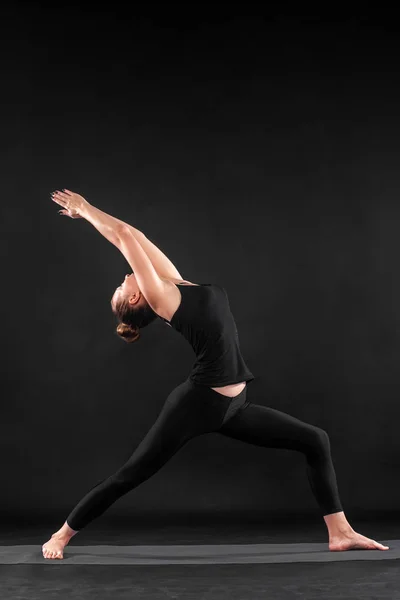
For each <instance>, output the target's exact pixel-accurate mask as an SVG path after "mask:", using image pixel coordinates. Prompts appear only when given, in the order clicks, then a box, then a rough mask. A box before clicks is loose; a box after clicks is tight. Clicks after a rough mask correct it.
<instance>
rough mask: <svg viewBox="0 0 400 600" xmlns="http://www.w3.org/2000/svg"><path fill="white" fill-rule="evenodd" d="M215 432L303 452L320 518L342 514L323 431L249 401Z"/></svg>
mask: <svg viewBox="0 0 400 600" xmlns="http://www.w3.org/2000/svg"><path fill="white" fill-rule="evenodd" d="M218 433H221V434H223V435H225V436H228V437H231V438H235V439H237V440H241V441H242V442H246V443H248V444H253V445H255V446H263V447H265V448H285V449H288V450H296V451H298V452H302V453H303V454H304V456H305V458H306V460H307V475H308V479H309V482H310V485H311V489H312V491H313V493H314V496H315V499H316V500H317V502H318V504H319V506H320V508H321V511H322V513H323V515H329V514H332V513H336V512H340V511H342V506H341V502H340V497H339V492H338V488H337V482H336V475H335V470H334V466H333V463H332V457H331V452H330V443H329V437H328V434H327V433H326V431H324V430H323V429H320V428H319V427H315V426H313V425H310V424H308V423H305V422H303V421H300V420H299V419H297V418H295V417H292V416H290V415H288V414H286V413H283V412H281V411H278V410H275V409H273V408H268V407H265V406H260V405H258V404H253V403H251V402H250V403H249V404H248V405H247V406H246V407H244V408H243V409H241V410H239V411H238V412H237V413H236V415H235V416H234V417H232V419H230V420H229V421H228V422H227V423H226V424H225V425H223V426H222V427H221V429H220V430H219V432H218Z"/></svg>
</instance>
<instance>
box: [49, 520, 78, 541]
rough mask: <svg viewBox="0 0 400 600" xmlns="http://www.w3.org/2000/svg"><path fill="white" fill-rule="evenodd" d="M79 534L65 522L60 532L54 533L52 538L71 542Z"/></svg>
mask: <svg viewBox="0 0 400 600" xmlns="http://www.w3.org/2000/svg"><path fill="white" fill-rule="evenodd" d="M77 533H78V531H75V530H74V529H71V527H70V526H69V525H68V523H67V522H65V523H64V525H63V526H62V527H61V529H59V530H58V531H56V532H55V533H53V535H52V537H57V538H60V539H68V540H70V539H71V538H72V537H74V535H76V534H77Z"/></svg>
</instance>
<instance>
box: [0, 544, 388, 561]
mask: <svg viewBox="0 0 400 600" xmlns="http://www.w3.org/2000/svg"><path fill="white" fill-rule="evenodd" d="M381 543H382V544H384V545H385V546H389V547H390V550H386V551H380V550H351V551H347V552H329V550H328V547H327V544H321V543H312V544H213V545H198V546H197V545H176V546H108V545H107V546H104V545H99V546H96V545H94V546H77V545H74V544H73V543H72V544H71V545H69V546H67V547H66V548H65V550H64V558H63V559H62V560H60V559H55V560H51V559H45V558H44V557H43V555H42V547H41V544H40V543H38V544H37V545H36V546H32V545H30V546H0V564H3V565H5V564H7V565H12V564H14V565H15V564H44V563H46V564H47V563H57V564H60V563H65V564H74V565H173V564H175V565H176V564H178V565H219V564H256V563H292V562H338V561H349V560H393V559H398V558H400V540H387V541H382V542H381Z"/></svg>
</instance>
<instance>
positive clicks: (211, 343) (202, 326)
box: [160, 283, 254, 387]
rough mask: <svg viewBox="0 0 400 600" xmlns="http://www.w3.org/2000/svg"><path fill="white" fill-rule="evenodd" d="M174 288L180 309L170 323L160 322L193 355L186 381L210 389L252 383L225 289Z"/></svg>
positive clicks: (202, 286)
mask: <svg viewBox="0 0 400 600" xmlns="http://www.w3.org/2000/svg"><path fill="white" fill-rule="evenodd" d="M177 285H178V287H179V291H180V292H181V296H182V300H181V303H180V305H179V306H178V308H177V310H176V311H175V313H174V314H173V316H172V318H171V321H167V319H164V318H163V317H160V318H161V319H163V321H165V322H166V323H170V325H171V326H172V327H173V328H174V329H175V330H176V331H178V332H179V333H180V334H181V335H183V337H184V338H185V339H186V340H187V341H188V342H189V344H190V345H191V346H192V348H193V350H194V352H195V354H196V360H195V362H194V364H193V366H192V371H191V373H190V376H189V379H191V380H192V381H194V382H195V383H199V384H202V385H207V386H209V387H219V386H223V385H231V384H234V383H240V382H241V381H247V382H248V383H249V382H250V381H253V379H254V375H253V374H252V373H251V371H249V369H248V368H247V366H246V363H245V362H244V360H243V357H242V355H241V352H240V348H239V336H238V332H237V328H236V323H235V320H234V318H233V315H232V313H231V310H230V306H229V300H228V295H227V293H226V291H225V289H224V288H223V287H221V286H219V285H216V284H213V283H201V284H199V285H184V284H177Z"/></svg>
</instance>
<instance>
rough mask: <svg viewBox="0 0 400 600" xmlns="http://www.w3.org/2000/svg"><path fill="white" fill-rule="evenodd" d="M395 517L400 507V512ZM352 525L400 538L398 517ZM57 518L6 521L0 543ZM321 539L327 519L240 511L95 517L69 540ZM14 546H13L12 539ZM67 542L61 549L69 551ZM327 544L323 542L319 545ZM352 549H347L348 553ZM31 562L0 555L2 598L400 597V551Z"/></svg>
mask: <svg viewBox="0 0 400 600" xmlns="http://www.w3.org/2000/svg"><path fill="white" fill-rule="evenodd" d="M399 517H400V515H399ZM352 524H353V527H354V528H355V529H356V530H358V531H360V532H361V533H364V534H365V535H368V536H369V537H372V538H374V539H377V540H379V541H385V540H400V518H399V519H397V518H396V516H393V515H391V516H387V517H386V518H384V519H383V518H382V517H380V518H370V519H369V520H366V519H365V520H358V521H355V520H353V521H352ZM58 526H59V524H57V525H56V524H55V523H47V524H46V525H45V524H43V523H42V524H41V525H40V526H39V525H37V524H35V525H33V524H32V523H29V522H25V523H21V521H19V522H17V523H12V522H10V521H8V523H5V524H3V525H2V527H1V528H0V532H1V533H0V546H3V547H4V546H14V547H15V546H17V545H31V546H32V547H33V548H34V546H35V545H37V553H38V554H39V555H40V552H41V550H40V548H41V544H42V543H44V542H45V541H46V540H47V539H48V538H49V537H50V535H51V533H52V532H53V531H54V530H55V529H56V527H58ZM302 543H313V544H315V543H322V544H325V543H326V534H325V529H324V525H323V523H322V524H321V522H320V521H319V520H316V518H315V516H314V517H310V518H308V517H307V518H305V517H304V518H297V519H294V520H293V519H292V520H290V521H289V520H287V519H274V520H273V521H266V520H265V519H263V518H262V517H261V516H258V515H244V516H243V515H237V516H236V517H232V516H231V517H228V518H227V517H226V516H223V515H221V516H219V517H218V516H215V515H214V516H213V517H207V516H204V517H199V516H193V515H187V516H182V515H180V516H179V519H178V518H170V517H168V516H162V515H161V516H155V515H154V516H152V517H151V518H140V519H136V520H130V521H129V522H128V520H126V519H125V520H115V519H114V520H113V521H112V522H111V521H106V520H105V519H104V518H103V519H101V520H99V521H97V522H94V523H92V524H91V525H90V526H88V527H87V528H86V529H85V530H84V531H82V532H81V533H79V534H78V535H77V536H76V537H75V538H74V539H73V540H72V541H71V546H70V549H71V552H70V556H72V554H73V552H72V550H74V551H75V552H77V551H78V549H79V547H81V548H82V549H83V547H86V548H87V547H90V546H92V550H93V553H94V554H95V549H96V546H99V545H107V546H110V547H112V546H114V548H118V547H120V546H138V545H147V546H152V547H158V552H159V555H160V556H163V555H165V552H166V551H167V547H168V546H173V545H188V546H192V548H191V550H193V547H194V546H199V545H204V544H207V545H215V546H220V545H221V544H227V545H238V544H302ZM10 550H11V548H10ZM67 552H68V548H67V549H66V558H67ZM321 552H322V553H324V552H325V550H324V547H323V546H321ZM344 554H346V553H344ZM347 554H351V553H347ZM40 560H42V561H43V562H40V561H39V562H37V563H36V564H1V563H0V598H1V599H3V598H4V599H5V600H6V599H7V600H14V599H18V600H23V599H25V598H26V599H28V598H29V600H35V599H36V598H40V599H43V598H46V599H53V598H54V599H55V598H57V600H63V599H64V598H68V599H69V598H71V599H75V598H76V599H78V598H79V599H81V598H82V599H83V598H85V599H86V598H88V599H91V598H96V599H99V600H101V599H103V598H104V599H106V598H107V599H108V598H110V599H113V600H114V599H116V598H118V599H125V598H135V599H136V598H140V599H143V600H147V599H150V598H151V599H152V600H157V599H171V598H177V599H181V598H182V599H185V600H192V599H196V600H197V599H201V600H221V599H227V598H229V599H232V600H236V599H240V600H242V599H243V600H258V599H261V598H263V600H265V599H268V600H274V599H276V600H286V599H292V598H296V599H297V598H301V599H303V600H308V599H309V600H312V599H314V598H315V599H316V598H318V599H324V600H325V599H326V600H330V599H332V600H333V599H339V598H340V599H346V600H351V599H353V598H354V599H356V598H357V599H358V598H359V599H360V600H361V599H362V600H369V599H371V600H372V599H374V600H375V599H377V600H378V599H379V600H386V599H390V600H400V559H391V560H369V559H368V560H357V559H356V560H354V559H350V556H349V560H340V561H339V562H336V561H334V562H332V561H327V562H289V563H285V564H282V563H279V564H251V563H246V564H160V565H147V564H140V565H138V564H129V565H126V564H125V565H121V564H113V565H108V564H68V560H65V561H45V559H40Z"/></svg>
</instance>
